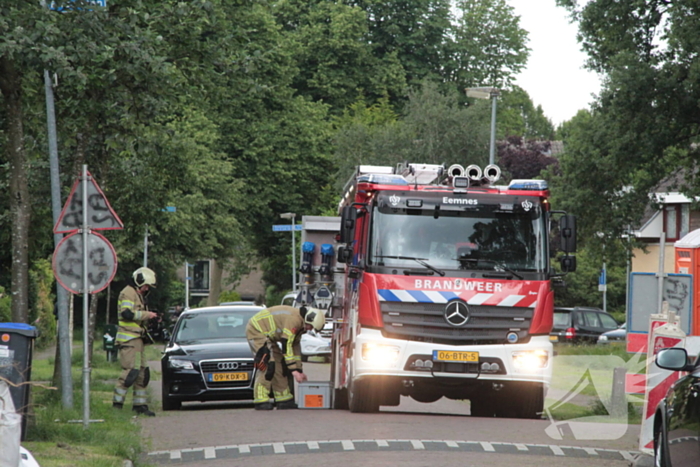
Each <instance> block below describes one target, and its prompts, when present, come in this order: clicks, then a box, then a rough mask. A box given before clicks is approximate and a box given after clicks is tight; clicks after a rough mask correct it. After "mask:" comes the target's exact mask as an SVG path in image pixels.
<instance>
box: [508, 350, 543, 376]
mask: <svg viewBox="0 0 700 467" xmlns="http://www.w3.org/2000/svg"><path fill="white" fill-rule="evenodd" d="M512 355H513V365H514V366H515V369H516V371H519V372H523V373H529V372H532V371H537V370H541V369H543V368H546V367H547V364H548V363H549V353H548V352H547V351H546V350H541V349H539V350H523V351H518V352H513V354H512Z"/></svg>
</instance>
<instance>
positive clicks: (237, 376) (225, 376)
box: [207, 373, 248, 383]
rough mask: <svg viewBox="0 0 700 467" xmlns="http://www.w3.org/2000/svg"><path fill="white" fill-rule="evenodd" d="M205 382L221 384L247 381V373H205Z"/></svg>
mask: <svg viewBox="0 0 700 467" xmlns="http://www.w3.org/2000/svg"><path fill="white" fill-rule="evenodd" d="M207 381H209V382H210V383H223V382H225V381H248V373H207Z"/></svg>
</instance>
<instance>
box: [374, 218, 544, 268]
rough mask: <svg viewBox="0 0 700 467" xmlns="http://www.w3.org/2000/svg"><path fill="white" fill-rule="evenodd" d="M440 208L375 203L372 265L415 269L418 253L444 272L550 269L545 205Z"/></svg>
mask: <svg viewBox="0 0 700 467" xmlns="http://www.w3.org/2000/svg"><path fill="white" fill-rule="evenodd" d="M436 212H437V211H435V210H434V209H396V208H387V207H379V206H375V207H374V208H373V214H372V221H371V227H370V232H371V234H370V239H369V252H368V253H369V255H368V256H369V258H368V259H369V261H368V264H369V265H376V266H386V267H398V268H415V267H416V261H415V260H414V259H415V258H418V259H420V260H421V262H425V263H427V264H429V265H430V269H433V268H437V269H438V270H440V271H450V270H490V271H493V270H501V271H521V272H529V271H532V272H544V271H546V268H547V257H548V255H547V241H546V239H547V231H546V226H545V222H544V216H543V215H542V211H541V210H540V209H539V206H538V207H537V209H530V210H528V211H523V210H520V211H516V210H513V211H510V212H504V211H502V210H497V209H481V210H469V209H462V210H441V211H439V215H436ZM426 267H428V266H426ZM516 275H517V274H516Z"/></svg>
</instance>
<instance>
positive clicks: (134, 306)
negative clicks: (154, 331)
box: [112, 267, 158, 417]
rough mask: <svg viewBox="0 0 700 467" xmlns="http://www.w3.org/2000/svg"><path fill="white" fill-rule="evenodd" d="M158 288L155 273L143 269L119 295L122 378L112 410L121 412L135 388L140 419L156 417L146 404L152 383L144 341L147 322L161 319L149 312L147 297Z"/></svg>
mask: <svg viewBox="0 0 700 467" xmlns="http://www.w3.org/2000/svg"><path fill="white" fill-rule="evenodd" d="M155 286H156V273H155V272H153V270H151V269H149V268H146V267H142V268H138V269H137V270H136V271H134V273H133V275H132V277H131V280H130V281H129V283H128V284H127V286H126V287H124V289H123V290H122V291H121V292H120V293H119V301H118V304H117V314H118V317H119V328H118V330H117V339H116V341H117V346H118V347H119V363H120V364H121V367H122V372H121V375H119V379H118V380H117V384H116V386H115V387H114V397H113V399H112V406H113V407H115V408H117V409H121V408H122V407H124V400H125V399H126V394H127V391H128V389H129V388H130V387H131V386H133V387H134V400H133V410H134V411H135V412H136V413H137V414H140V415H147V416H149V417H153V416H155V413H153V412H152V411H150V410H149V409H148V405H147V404H146V402H147V401H146V396H147V393H146V386H148V382H149V380H150V370H149V368H148V362H147V361H146V354H145V339H147V336H146V334H147V333H146V328H147V325H148V320H149V319H153V318H156V317H157V316H158V315H157V314H156V313H154V312H152V311H148V308H147V305H146V300H145V297H146V295H147V294H148V291H149V290H150V288H152V287H155ZM137 354H140V356H141V359H140V367H138V369H137V367H136V356H137Z"/></svg>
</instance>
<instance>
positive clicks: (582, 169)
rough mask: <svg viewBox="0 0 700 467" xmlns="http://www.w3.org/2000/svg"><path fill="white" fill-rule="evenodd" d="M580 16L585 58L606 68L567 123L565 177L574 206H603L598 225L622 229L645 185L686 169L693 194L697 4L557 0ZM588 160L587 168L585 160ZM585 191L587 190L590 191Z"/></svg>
mask: <svg viewBox="0 0 700 467" xmlns="http://www.w3.org/2000/svg"><path fill="white" fill-rule="evenodd" d="M558 3H559V4H560V5H564V6H565V7H567V8H568V9H569V11H570V12H571V13H572V15H573V17H574V19H575V20H577V21H578V22H579V28H580V30H579V39H580V40H581V42H582V44H583V47H584V50H585V51H586V52H587V53H588V55H589V62H588V64H589V66H590V67H591V68H592V69H594V70H596V71H598V72H601V73H604V74H605V75H606V79H605V81H604V86H603V90H602V91H601V96H600V98H599V100H598V102H597V104H596V105H595V106H594V108H593V111H592V113H591V114H590V115H589V116H580V117H579V116H577V117H576V120H577V121H576V122H575V124H574V125H572V126H571V127H570V128H567V129H566V131H567V132H568V133H569V135H570V136H569V140H570V141H571V142H572V143H573V144H571V143H567V144H566V153H567V160H562V169H563V171H564V174H565V178H566V182H567V183H568V184H571V185H569V186H570V189H571V191H572V192H574V193H575V199H571V200H569V201H570V202H572V203H573V202H575V203H576V206H577V210H580V211H583V212H590V213H591V215H592V216H595V215H596V214H597V217H600V213H601V212H605V213H606V216H605V220H602V219H601V220H600V221H591V222H592V223H593V222H595V223H597V224H606V225H604V226H601V227H602V228H607V229H612V230H614V231H615V232H616V233H617V234H619V233H621V232H622V231H623V230H624V229H625V228H626V227H627V226H628V225H629V224H632V225H635V224H636V222H637V221H638V219H639V218H640V216H641V214H642V209H643V207H644V206H645V205H646V204H647V202H648V193H649V191H650V190H652V189H653V187H654V186H655V185H656V184H657V183H658V182H659V181H660V180H662V179H663V178H665V177H666V176H668V175H669V174H670V173H672V172H673V171H676V170H678V169H685V174H686V176H687V184H686V185H685V186H681V187H678V188H679V189H680V190H682V191H684V192H686V193H687V194H688V195H690V196H695V195H697V194H700V188H699V187H700V184H698V183H697V178H696V177H697V170H696V167H697V163H698V160H700V146H699V145H698V144H697V143H698V136H699V135H700V107H699V106H698V105H697V103H698V102H699V101H700V72H699V70H698V66H697V56H698V54H699V53H700V41H699V40H698V37H697V30H698V28H700V4H698V2H696V1H693V0H678V1H673V2H667V1H647V2H639V1H634V0H621V1H613V0H591V1H589V2H578V1H575V0H559V1H558ZM586 169H588V170H586ZM591 195H594V196H591Z"/></svg>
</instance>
